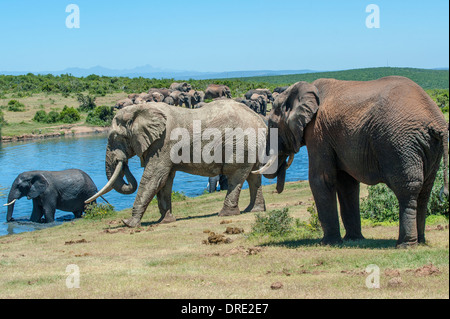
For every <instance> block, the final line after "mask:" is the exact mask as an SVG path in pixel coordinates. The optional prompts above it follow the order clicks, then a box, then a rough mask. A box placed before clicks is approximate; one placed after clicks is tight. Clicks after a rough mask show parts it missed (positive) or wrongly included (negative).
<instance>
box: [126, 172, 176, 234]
mask: <svg viewBox="0 0 450 319" xmlns="http://www.w3.org/2000/svg"><path fill="white" fill-rule="evenodd" d="M169 174H170V167H169V168H167V167H158V166H156V165H152V164H147V167H146V169H145V170H144V174H143V175H142V178H141V182H140V184H139V188H138V193H137V195H136V199H135V200H134V204H133V210H132V213H131V218H129V219H123V220H122V222H123V223H124V224H125V225H126V226H128V227H137V226H139V225H140V224H141V219H142V216H144V213H145V211H146V210H147V207H148V205H149V204H150V202H151V200H152V199H153V197H155V195H156V194H157V193H158V192H159V191H160V190H161V189H162V187H164V185H165V183H166V181H167V179H168V177H169Z"/></svg>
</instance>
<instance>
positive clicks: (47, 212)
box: [44, 205, 56, 223]
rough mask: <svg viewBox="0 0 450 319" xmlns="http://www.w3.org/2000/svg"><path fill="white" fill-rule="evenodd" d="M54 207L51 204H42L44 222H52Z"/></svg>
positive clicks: (53, 219)
mask: <svg viewBox="0 0 450 319" xmlns="http://www.w3.org/2000/svg"><path fill="white" fill-rule="evenodd" d="M55 212H56V209H55V207H54V206H53V205H44V216H45V222H46V223H53V222H54V221H55Z"/></svg>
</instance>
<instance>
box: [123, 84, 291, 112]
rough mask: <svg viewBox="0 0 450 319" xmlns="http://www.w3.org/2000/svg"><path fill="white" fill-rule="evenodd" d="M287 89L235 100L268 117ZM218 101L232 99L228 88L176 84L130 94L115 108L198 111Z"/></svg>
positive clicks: (253, 92)
mask: <svg viewBox="0 0 450 319" xmlns="http://www.w3.org/2000/svg"><path fill="white" fill-rule="evenodd" d="M286 89H287V87H277V88H275V90H274V91H273V92H271V91H270V90H269V89H253V90H249V91H248V92H247V93H245V95H244V97H237V98H234V100H235V101H236V102H239V103H242V104H245V105H246V106H247V107H249V108H250V109H252V110H253V111H255V112H256V113H258V114H261V115H262V116H266V113H267V104H268V103H273V102H274V100H275V98H276V97H277V96H278V95H279V94H280V93H282V92H283V91H284V90H286ZM218 99H232V96H231V90H230V88H229V87H228V86H226V85H223V84H210V85H208V87H207V88H206V90H205V91H200V90H194V89H192V86H191V85H190V84H189V83H187V82H181V83H178V82H174V83H172V84H171V85H170V87H169V88H150V89H149V90H148V92H143V93H132V94H129V95H128V97H127V98H125V99H122V100H119V101H117V103H116V105H115V107H116V108H117V109H122V108H124V107H127V106H131V105H135V104H142V103H148V102H163V103H166V104H168V105H174V106H183V105H184V106H186V107H187V108H189V109H193V108H194V109H197V108H201V107H203V106H205V105H206V104H207V102H206V101H210V100H218Z"/></svg>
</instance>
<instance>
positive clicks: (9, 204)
mask: <svg viewBox="0 0 450 319" xmlns="http://www.w3.org/2000/svg"><path fill="white" fill-rule="evenodd" d="M16 200H17V199H13V200H12V201H11V202H10V203H8V204H5V205H3V206H11V205H12V204H14V203H15V202H16Z"/></svg>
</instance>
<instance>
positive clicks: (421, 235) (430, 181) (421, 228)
mask: <svg viewBox="0 0 450 319" xmlns="http://www.w3.org/2000/svg"><path fill="white" fill-rule="evenodd" d="M438 169H439V165H436V167H435V168H434V170H433V171H432V172H431V174H430V175H429V177H428V178H427V180H426V181H425V182H424V184H423V187H422V190H421V191H420V193H419V196H418V198H417V240H418V242H419V244H425V221H426V218H427V210H428V201H429V200H430V195H431V190H432V189H433V185H434V180H435V178H436V173H437V171H438Z"/></svg>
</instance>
